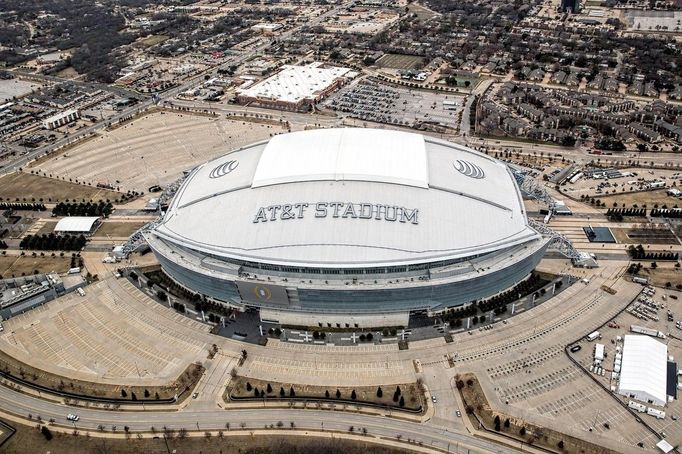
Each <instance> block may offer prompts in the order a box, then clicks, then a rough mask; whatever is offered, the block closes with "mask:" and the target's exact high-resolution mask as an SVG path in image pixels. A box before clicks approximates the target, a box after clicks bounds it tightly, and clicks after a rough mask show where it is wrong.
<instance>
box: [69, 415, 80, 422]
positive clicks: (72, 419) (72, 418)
mask: <svg viewBox="0 0 682 454" xmlns="http://www.w3.org/2000/svg"><path fill="white" fill-rule="evenodd" d="M66 419H68V420H69V421H74V422H75V421H78V420H79V419H81V417H80V416H78V415H73V414H71V413H69V414H68V415H66Z"/></svg>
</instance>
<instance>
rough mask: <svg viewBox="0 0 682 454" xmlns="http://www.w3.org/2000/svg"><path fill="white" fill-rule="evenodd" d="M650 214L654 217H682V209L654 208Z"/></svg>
mask: <svg viewBox="0 0 682 454" xmlns="http://www.w3.org/2000/svg"><path fill="white" fill-rule="evenodd" d="M650 216H651V217H652V218H659V217H660V218H674V219H680V218H682V210H680V209H672V210H670V209H653V210H651V214H650Z"/></svg>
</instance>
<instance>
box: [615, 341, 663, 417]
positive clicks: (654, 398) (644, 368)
mask: <svg viewBox="0 0 682 454" xmlns="http://www.w3.org/2000/svg"><path fill="white" fill-rule="evenodd" d="M667 361H668V347H667V346H666V345H665V344H662V343H661V342H658V341H657V340H656V339H654V338H652V337H649V336H638V335H626V336H625V340H624V344H623V362H622V365H621V369H620V383H619V385H618V393H619V394H622V395H624V396H628V397H630V398H632V399H636V400H639V401H642V402H647V403H650V404H654V405H658V406H661V407H662V406H664V405H665V403H666V401H667V395H666V379H667V367H668V366H667Z"/></svg>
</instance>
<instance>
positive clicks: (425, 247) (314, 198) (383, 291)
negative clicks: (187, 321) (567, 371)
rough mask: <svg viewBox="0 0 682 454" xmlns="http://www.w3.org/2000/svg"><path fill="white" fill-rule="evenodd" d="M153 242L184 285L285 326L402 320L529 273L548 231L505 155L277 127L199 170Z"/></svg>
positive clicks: (384, 134)
mask: <svg viewBox="0 0 682 454" xmlns="http://www.w3.org/2000/svg"><path fill="white" fill-rule="evenodd" d="M146 238H147V241H148V243H149V245H150V246H151V248H152V249H153V251H154V252H155V254H156V255H157V257H158V258H159V261H160V262H161V265H162V267H163V269H164V271H165V272H166V273H167V274H168V275H169V276H170V277H171V278H173V279H174V280H176V281H177V282H178V283H179V284H181V285H182V286H184V287H186V288H188V289H190V290H192V291H194V292H198V293H201V294H203V295H206V296H208V297H210V298H213V299H215V300H218V301H222V302H225V303H228V304H230V305H233V306H237V307H245V306H253V307H258V308H259V309H260V313H261V318H262V319H265V320H273V321H278V322H280V323H287V324H298V325H302V324H318V323H321V324H323V326H337V325H338V326H341V327H345V326H347V325H349V326H351V327H354V326H359V327H367V326H389V325H406V324H407V321H408V317H409V314H410V313H411V312H413V311H428V312H437V311H441V310H444V309H447V308H450V307H456V306H461V305H463V304H467V303H469V302H471V301H473V300H480V299H483V298H486V297H489V296H492V295H494V294H496V293H498V292H500V291H503V290H505V289H507V288H509V287H511V286H513V285H514V284H516V283H517V282H519V281H521V280H523V279H524V278H525V277H527V276H528V275H529V273H530V272H531V271H532V270H533V269H534V268H535V266H536V265H537V263H538V262H539V261H540V259H541V258H542V256H543V254H544V251H545V249H546V247H547V240H546V239H544V238H543V237H542V236H541V235H539V234H538V233H537V232H536V231H535V230H533V229H532V228H531V227H530V226H529V225H528V221H527V218H526V213H525V210H524V206H523V203H522V200H521V195H520V193H519V189H518V187H517V185H516V183H515V180H514V178H513V175H512V174H511V172H510V170H509V169H508V168H507V166H506V165H504V164H503V163H500V162H498V161H496V160H494V159H492V158H490V157H488V156H486V155H483V154H480V153H478V152H476V151H473V150H470V149H468V148H465V147H462V146H459V145H455V144H452V143H449V142H445V141H442V140H437V139H433V138H430V137H425V136H422V135H419V134H411V133H405V132H398V131H386V130H373V129H327V130H315V131H304V132H295V133H290V134H285V135H279V136H275V137H273V138H272V139H270V140H269V141H266V142H261V143H257V144H253V145H251V146H248V147H245V148H241V149H239V150H237V151H234V152H232V153H229V154H227V155H225V156H223V157H222V158H218V159H216V160H214V161H211V162H208V163H206V164H204V165H201V166H199V167H197V168H196V169H194V170H193V171H192V173H191V174H190V175H189V176H188V177H187V179H186V180H185V182H184V183H183V185H182V186H181V187H180V189H179V190H178V191H177V194H176V195H175V198H174V199H173V201H172V203H171V205H170V207H169V208H168V211H167V212H166V213H165V216H164V218H163V219H162V220H161V221H160V222H159V223H158V225H157V226H156V227H155V228H154V229H153V230H151V231H150V232H148V233H146Z"/></svg>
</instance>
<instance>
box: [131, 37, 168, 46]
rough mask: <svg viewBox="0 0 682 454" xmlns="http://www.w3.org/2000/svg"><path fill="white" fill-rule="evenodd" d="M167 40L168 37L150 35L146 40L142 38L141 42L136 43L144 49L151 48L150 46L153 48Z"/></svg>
mask: <svg viewBox="0 0 682 454" xmlns="http://www.w3.org/2000/svg"><path fill="white" fill-rule="evenodd" d="M167 39H168V36H166V35H151V36H147V37H146V38H142V39H141V40H139V41H138V43H140V44H142V45H143V46H146V47H151V46H154V45H156V44H159V43H162V42H164V41H165V40H167Z"/></svg>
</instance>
